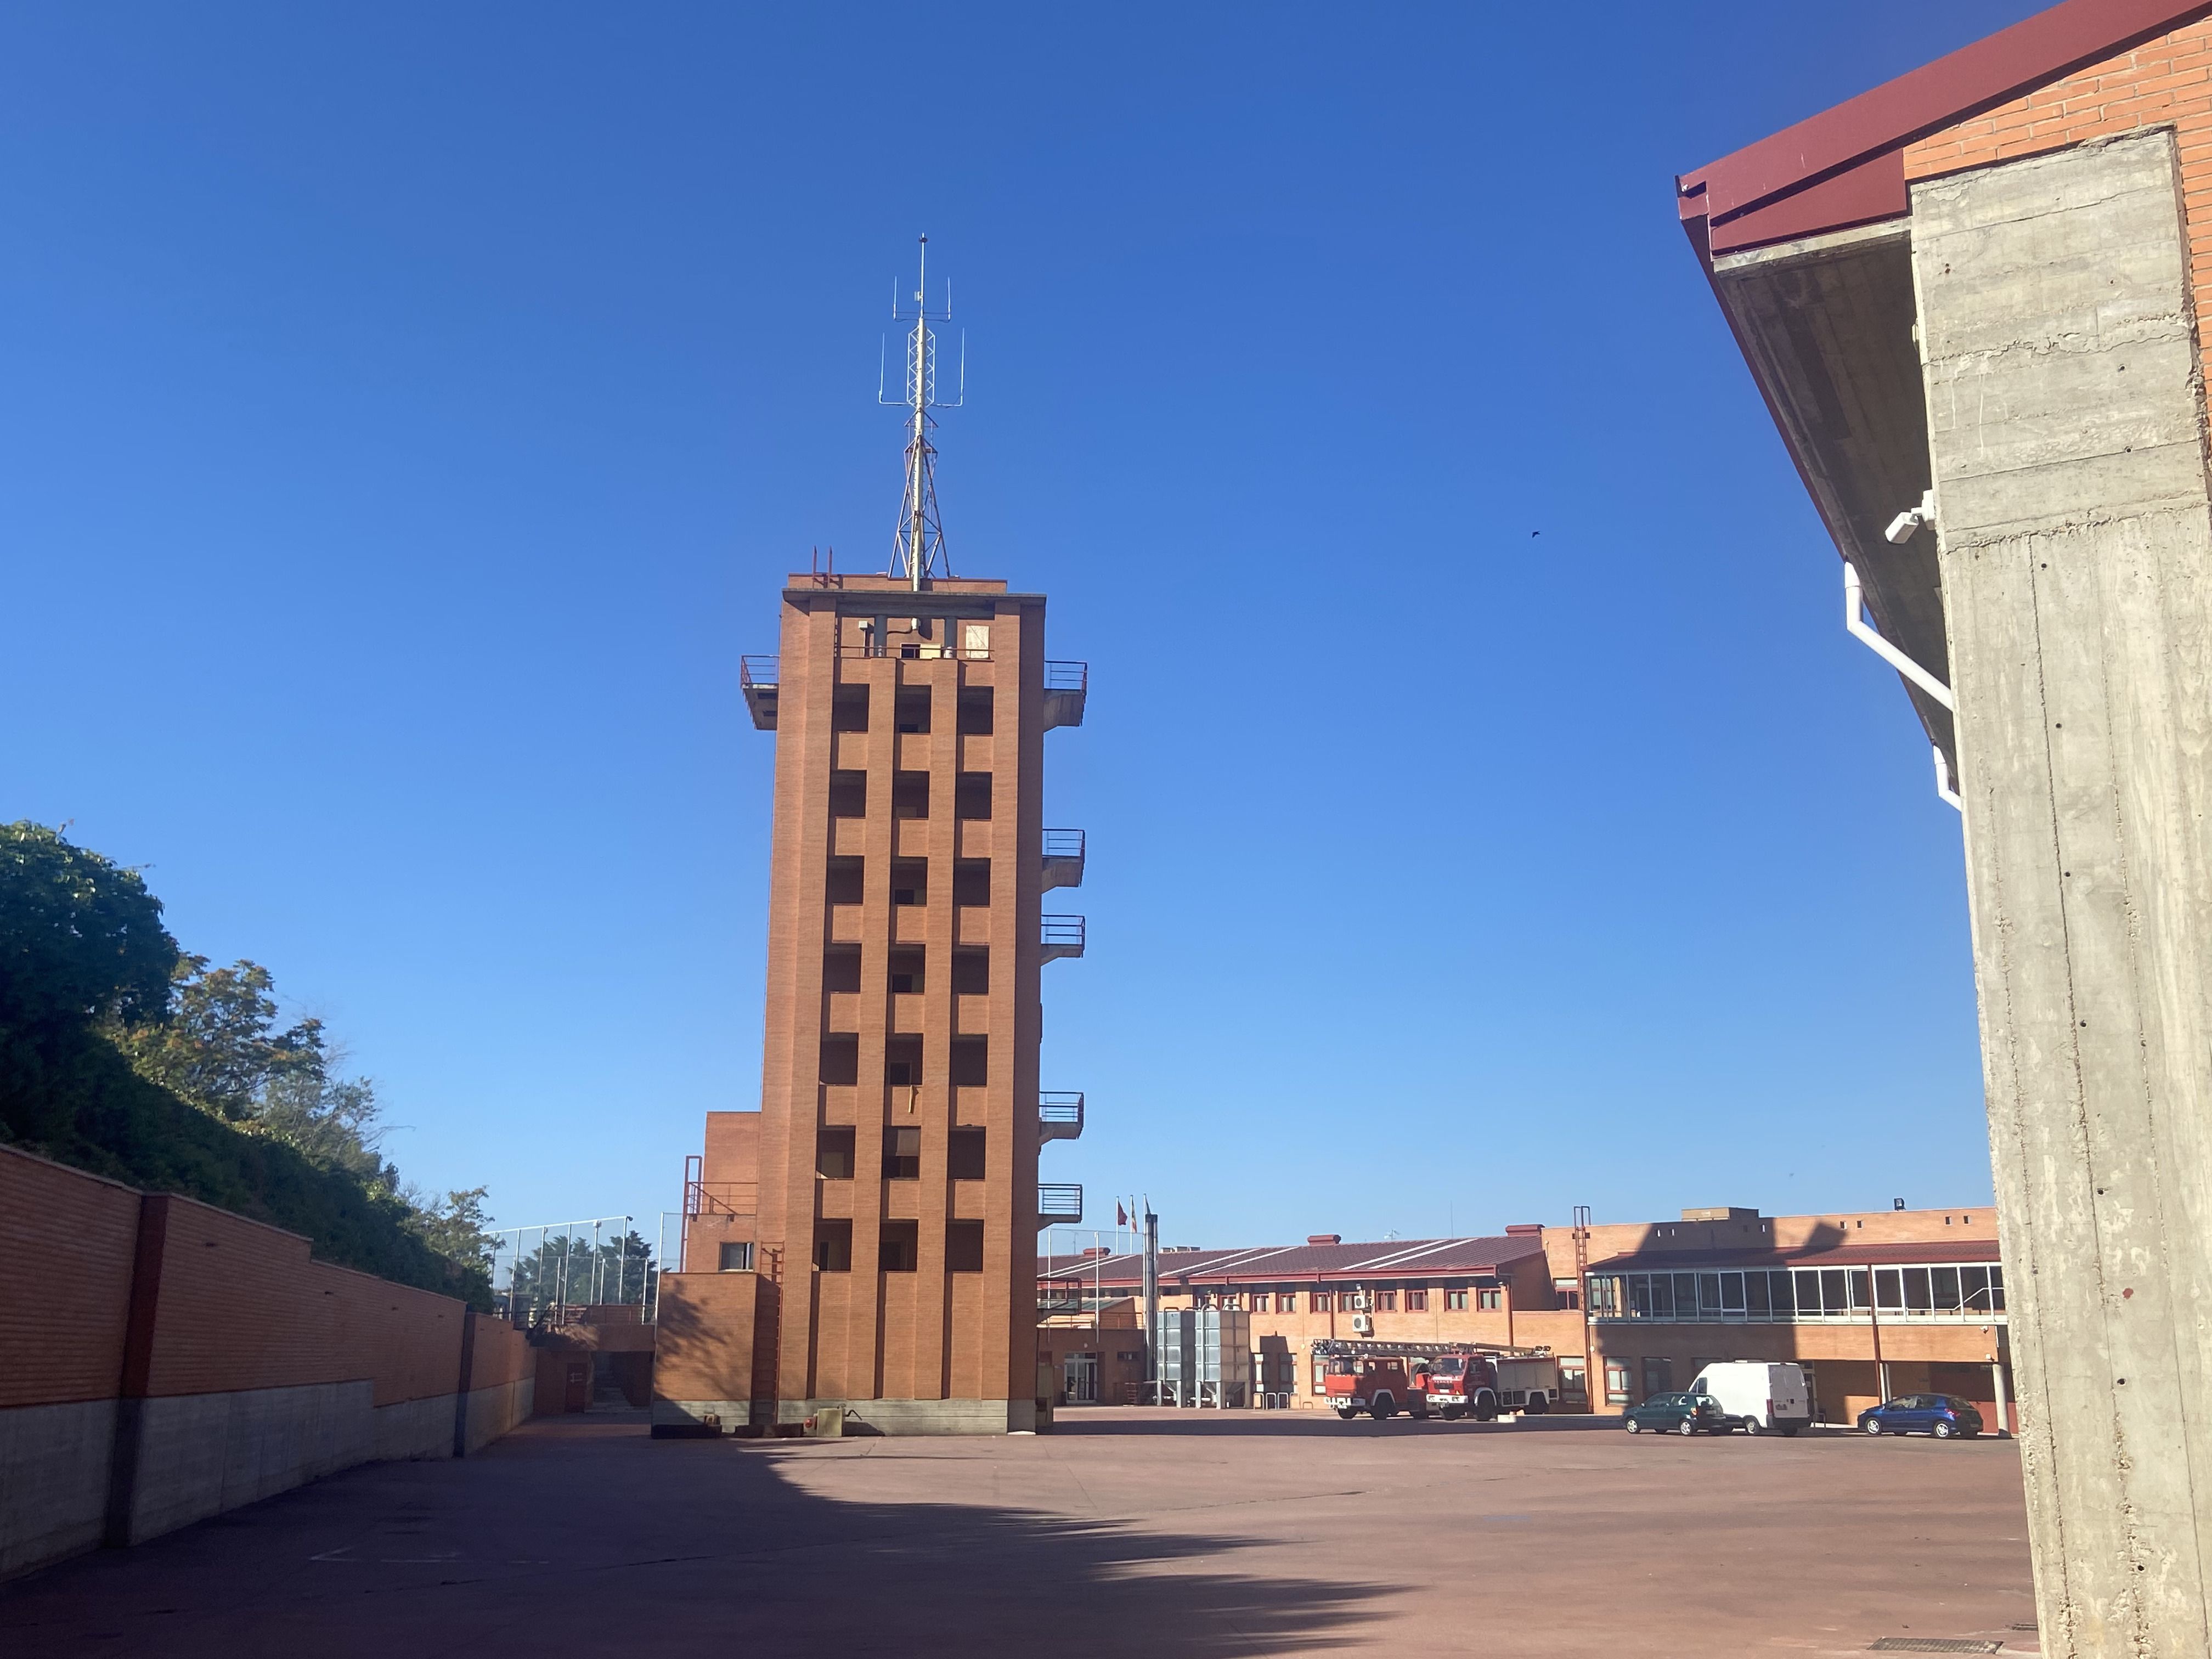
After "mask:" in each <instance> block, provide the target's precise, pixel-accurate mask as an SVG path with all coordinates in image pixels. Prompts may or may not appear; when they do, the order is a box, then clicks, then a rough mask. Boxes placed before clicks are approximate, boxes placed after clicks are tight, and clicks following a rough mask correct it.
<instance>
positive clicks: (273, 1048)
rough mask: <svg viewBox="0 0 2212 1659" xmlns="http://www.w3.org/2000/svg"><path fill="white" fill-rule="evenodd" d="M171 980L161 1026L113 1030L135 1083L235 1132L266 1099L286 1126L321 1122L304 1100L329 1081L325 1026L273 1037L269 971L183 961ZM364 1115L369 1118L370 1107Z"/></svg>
mask: <svg viewBox="0 0 2212 1659" xmlns="http://www.w3.org/2000/svg"><path fill="white" fill-rule="evenodd" d="M171 977H172V979H173V982H174V984H173V997H172V998H171V1012H170V1015H169V1017H168V1018H166V1019H151V1020H131V1019H129V1018H122V1019H118V1020H116V1021H115V1022H113V1030H112V1036H114V1039H115V1042H116V1046H117V1047H118V1048H121V1049H122V1050H123V1052H124V1053H125V1054H128V1055H129V1056H130V1057H131V1065H132V1066H134V1067H135V1068H136V1069H137V1073H138V1074H139V1075H140V1076H141V1077H143V1078H144V1079H146V1080H147V1081H148V1082H149V1083H158V1084H160V1085H161V1086H162V1087H163V1088H165V1089H167V1090H170V1091H173V1092H174V1093H176V1094H179V1095H182V1096H183V1097H185V1099H186V1100H189V1101H191V1103H192V1104H193V1105H195V1106H197V1107H198V1108H199V1109H201V1110H202V1111H207V1112H213V1113H214V1114H215V1115H216V1116H217V1117H220V1118H222V1119H224V1120H225V1121H228V1122H232V1123H242V1122H245V1121H247V1120H249V1119H256V1118H260V1117H263V1116H264V1108H265V1107H267V1106H268V1105H270V1103H271V1100H272V1097H281V1100H282V1103H283V1107H284V1109H285V1112H286V1115H288V1116H289V1117H299V1116H301V1115H302V1114H303V1113H304V1114H307V1115H327V1113H324V1112H323V1111H322V1109H321V1105H320V1103H319V1100H316V1101H314V1102H313V1103H310V1101H309V1100H308V1099H307V1098H303V1097H317V1096H319V1093H320V1092H321V1090H322V1087H323V1085H325V1083H326V1081H327V1079H328V1077H329V1064H328V1056H326V1055H325V1053H324V1052H323V1027H322V1022H321V1021H320V1020H314V1019H303V1020H301V1022H300V1023H299V1024H296V1025H293V1026H290V1027H289V1028H287V1029H285V1030H278V1029H277V1025H276V993H275V990H274V988H273V985H272V981H271V980H270V975H269V970H268V969H266V968H264V967H262V966H261V965H260V964H259V963H252V962H240V963H238V964H237V965H236V966H234V967H230V968H210V967H209V966H208V959H207V958H206V957H179V958H178V960H177V963H176V965H175V967H174V968H173V969H172V971H171ZM363 1087H364V1089H365V1087H366V1085H363ZM374 1115H375V1109H374V1104H373V1103H371V1104H370V1106H369V1109H368V1117H372V1118H373V1117H374ZM302 1150H303V1151H304V1150H306V1149H305V1148H302Z"/></svg>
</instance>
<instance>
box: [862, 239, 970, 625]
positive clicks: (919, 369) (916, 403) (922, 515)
mask: <svg viewBox="0 0 2212 1659" xmlns="http://www.w3.org/2000/svg"><path fill="white" fill-rule="evenodd" d="M928 284H929V238H928V237H927V236H925V237H923V238H922V239H921V264H920V270H919V275H918V276H917V277H916V279H915V288H914V305H913V307H912V309H911V310H909V309H908V307H906V306H905V305H904V304H903V303H902V302H901V301H899V300H898V298H897V297H896V294H897V290H896V289H893V291H892V293H893V297H892V301H891V320H892V321H893V322H897V323H906V322H910V323H912V324H913V325H914V328H913V331H912V332H910V333H909V334H908V336H907V337H906V390H905V395H904V396H903V397H899V398H888V397H885V396H884V385H883V380H882V377H881V375H880V374H879V375H878V380H877V385H876V401H877V402H878V403H879V404H888V405H892V406H895V407H898V408H902V409H904V410H907V411H908V416H909V423H908V436H907V441H906V499H905V501H902V503H900V506H899V521H898V534H897V537H896V539H895V540H894V542H893V543H892V545H891V562H890V571H889V573H888V574H890V575H893V576H902V577H904V578H905V579H906V580H907V583H908V586H911V587H913V588H915V590H916V591H919V590H920V589H921V587H922V586H923V585H924V583H925V582H926V581H927V580H928V579H929V578H930V577H932V576H950V575H951V574H952V564H951V560H950V559H948V558H947V557H946V556H945V526H944V525H943V524H942V523H941V522H940V521H939V518H938V513H937V446H936V445H935V444H933V443H932V442H930V441H929V435H930V432H931V429H932V428H934V427H935V426H936V425H937V422H936V421H935V420H934V419H933V418H932V416H931V415H930V411H931V410H935V409H957V408H959V407H960V405H961V404H964V403H966V402H967V401H968V341H967V337H966V336H965V335H963V336H962V337H961V341H960V391H959V395H958V396H957V397H956V398H953V400H952V401H951V403H949V404H947V403H940V402H939V401H938V397H937V333H936V331H935V330H933V328H931V327H930V325H931V324H932V323H944V322H950V321H951V319H952V289H951V284H950V283H947V284H946V286H945V309H944V310H942V311H932V310H930V309H929V305H928V301H927V299H926V298H925V297H924V296H925V295H927V292H928Z"/></svg>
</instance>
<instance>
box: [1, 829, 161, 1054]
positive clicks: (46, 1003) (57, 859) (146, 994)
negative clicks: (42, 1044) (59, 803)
mask: <svg viewBox="0 0 2212 1659" xmlns="http://www.w3.org/2000/svg"><path fill="white" fill-rule="evenodd" d="M176 961H177V942H176V940H174V939H171V938H170V937H169V933H168V930H167V928H165V927H162V926H161V901H160V900H159V899H157V898H155V896H153V895H152V894H151V893H149V892H148V891H147V890H146V884H145V882H144V881H143V879H142V878H140V876H139V874H138V872H137V871H136V870H126V869H124V868H122V867H121V866H118V865H117V864H115V863H113V862H112V861H111V860H107V859H105V858H103V857H101V856H100V854H97V853H94V852H91V851H89V850H88V849H87V848H82V847H76V846H73V845H71V844H70V842H69V841H68V840H67V839H66V838H65V837H64V836H63V834H62V832H61V831H60V830H59V829H48V828H47V827H46V825H44V824H41V823H28V822H26V821H22V820H18V821H17V822H15V823H9V824H5V825H0V1025H5V1026H10V1027H13V1028H15V1030H18V1031H21V1032H24V1033H38V1034H41V1035H47V1036H51V1035H52V1034H54V1033H56V1032H58V1031H63V1030H70V1029H74V1028H78V1027H82V1026H84V1025H87V1024H90V1023H91V1022H93V1021H94V1020H97V1019H101V1018H112V1019H121V1020H143V1019H158V1018H160V1017H161V1015H162V1013H163V1012H165V1011H166V1010H167V1006H168V1000H169V977H170V973H171V970H172V969H173V967H174V966H175V963H176Z"/></svg>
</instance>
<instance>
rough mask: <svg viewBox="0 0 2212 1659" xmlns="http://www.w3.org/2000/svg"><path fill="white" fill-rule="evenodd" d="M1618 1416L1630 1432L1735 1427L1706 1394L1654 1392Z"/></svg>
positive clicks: (1720, 1431)
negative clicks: (1645, 1399) (1624, 1420)
mask: <svg viewBox="0 0 2212 1659" xmlns="http://www.w3.org/2000/svg"><path fill="white" fill-rule="evenodd" d="M1621 1415H1622V1416H1623V1417H1624V1418H1626V1419H1627V1421H1626V1424H1625V1425H1624V1426H1625V1427H1626V1429H1627V1430H1628V1431H1629V1433H1631V1434H1642V1433H1643V1432H1644V1431H1646V1430H1647V1429H1648V1430H1650V1431H1652V1432H1653V1433H1656V1434H1668V1433H1673V1434H1726V1433H1727V1432H1728V1431H1729V1430H1730V1429H1732V1428H1734V1427H1735V1423H1734V1421H1733V1420H1732V1419H1730V1418H1729V1414H1728V1413H1726V1412H1724V1411H1723V1410H1722V1409H1721V1402H1720V1401H1717V1400H1716V1399H1714V1398H1713V1397H1712V1395H1709V1394H1655V1395H1652V1396H1651V1398H1650V1399H1649V1400H1647V1401H1644V1403H1643V1404H1642V1405H1640V1406H1631V1407H1629V1408H1628V1409H1627V1410H1626V1412H1624V1413H1621Z"/></svg>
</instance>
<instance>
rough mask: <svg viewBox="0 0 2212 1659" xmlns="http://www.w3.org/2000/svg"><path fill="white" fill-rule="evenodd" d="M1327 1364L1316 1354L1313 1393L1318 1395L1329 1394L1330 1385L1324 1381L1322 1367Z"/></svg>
mask: <svg viewBox="0 0 2212 1659" xmlns="http://www.w3.org/2000/svg"><path fill="white" fill-rule="evenodd" d="M1325 1363H1326V1362H1325V1361H1323V1360H1322V1357H1321V1356H1320V1355H1319V1354H1316V1355H1315V1356H1314V1362H1313V1391H1314V1392H1315V1393H1316V1394H1327V1393H1328V1383H1324V1382H1322V1365H1323V1364H1325Z"/></svg>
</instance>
